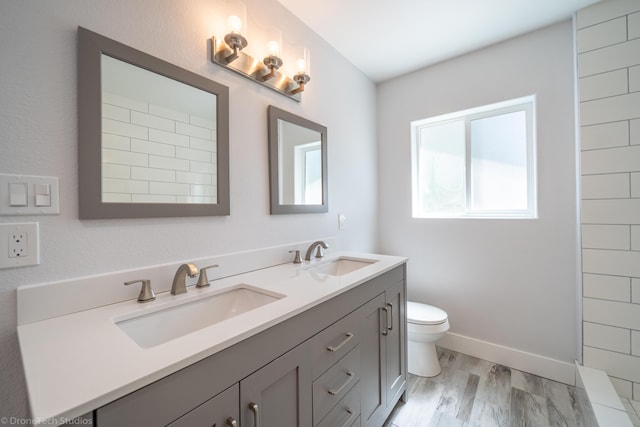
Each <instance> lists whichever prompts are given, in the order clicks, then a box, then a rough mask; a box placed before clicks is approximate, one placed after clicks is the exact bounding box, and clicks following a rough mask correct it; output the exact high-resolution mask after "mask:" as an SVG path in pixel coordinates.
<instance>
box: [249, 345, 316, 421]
mask: <svg viewBox="0 0 640 427" xmlns="http://www.w3.org/2000/svg"><path fill="white" fill-rule="evenodd" d="M310 363H311V360H310V358H309V345H308V344H307V343H304V344H301V345H299V346H298V347H296V348H295V349H293V350H291V351H289V352H287V353H285V354H284V355H283V356H281V357H279V358H277V359H276V360H274V361H273V362H271V363H269V364H268V365H267V366H265V367H264V368H261V369H259V370H258V371H256V372H254V373H253V374H251V375H249V376H248V377H247V378H245V379H244V380H242V381H240V407H241V408H242V416H241V419H242V425H243V426H245V427H250V426H251V427H267V426H307V425H310V424H309V422H308V421H309V420H311V370H310V369H309V366H310Z"/></svg>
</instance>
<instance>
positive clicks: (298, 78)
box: [291, 47, 311, 94]
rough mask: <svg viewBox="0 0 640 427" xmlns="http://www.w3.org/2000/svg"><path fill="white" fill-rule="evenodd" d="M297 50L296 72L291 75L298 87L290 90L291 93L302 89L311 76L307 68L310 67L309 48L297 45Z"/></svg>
mask: <svg viewBox="0 0 640 427" xmlns="http://www.w3.org/2000/svg"><path fill="white" fill-rule="evenodd" d="M297 50H298V53H299V54H298V55H297V56H296V58H297V59H296V74H295V76H293V80H294V81H295V82H296V83H298V87H297V88H296V89H294V90H292V91H291V93H293V94H296V93H300V92H302V91H304V85H306V84H307V83H309V80H311V77H309V70H310V69H311V58H310V54H309V49H307V48H306V47H298V48H297Z"/></svg>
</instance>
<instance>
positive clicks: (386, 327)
mask: <svg viewBox="0 0 640 427" xmlns="http://www.w3.org/2000/svg"><path fill="white" fill-rule="evenodd" d="M380 309H381V310H382V311H384V317H385V319H384V320H385V322H384V329H383V330H381V331H380V333H382V335H389V309H388V308H387V307H380Z"/></svg>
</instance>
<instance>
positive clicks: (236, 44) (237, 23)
mask: <svg viewBox="0 0 640 427" xmlns="http://www.w3.org/2000/svg"><path fill="white" fill-rule="evenodd" d="M225 11H226V13H227V25H226V35H225V36H224V42H225V43H226V44H227V46H229V47H230V48H231V49H233V52H232V53H231V54H230V55H227V56H225V58H224V60H225V61H227V64H228V63H230V62H233V61H235V60H236V59H238V53H239V52H240V51H241V50H242V49H244V48H245V47H247V44H248V42H247V38H246V37H245V36H244V34H246V32H247V29H246V26H247V8H246V6H245V5H244V3H243V2H242V1H241V0H227V1H226V2H225Z"/></svg>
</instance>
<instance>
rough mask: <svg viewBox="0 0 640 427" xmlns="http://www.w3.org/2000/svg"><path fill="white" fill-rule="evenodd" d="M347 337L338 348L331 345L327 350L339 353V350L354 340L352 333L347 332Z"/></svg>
mask: <svg viewBox="0 0 640 427" xmlns="http://www.w3.org/2000/svg"><path fill="white" fill-rule="evenodd" d="M345 335H346V338H345V339H343V340H342V342H341V343H340V344H338V345H337V346H335V347H334V346H332V345H330V346H329V347H327V350H329V351H338V350H340V349H341V348H342V347H344V345H345V344H346V343H348V342H349V341H350V340H351V338H353V334H352V333H351V332H347V333H346V334H345Z"/></svg>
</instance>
